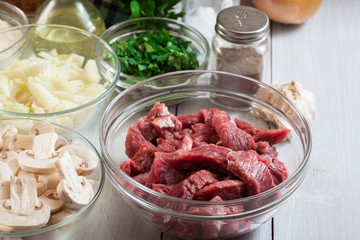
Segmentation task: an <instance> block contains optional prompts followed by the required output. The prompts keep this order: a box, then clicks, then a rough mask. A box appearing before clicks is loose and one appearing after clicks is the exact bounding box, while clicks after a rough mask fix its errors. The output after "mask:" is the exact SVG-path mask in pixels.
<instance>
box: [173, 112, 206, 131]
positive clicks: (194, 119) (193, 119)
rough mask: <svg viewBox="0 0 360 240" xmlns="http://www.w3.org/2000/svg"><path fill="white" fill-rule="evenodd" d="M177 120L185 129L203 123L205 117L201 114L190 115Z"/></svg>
mask: <svg viewBox="0 0 360 240" xmlns="http://www.w3.org/2000/svg"><path fill="white" fill-rule="evenodd" d="M177 119H179V121H180V122H181V123H182V126H183V128H188V127H191V126H192V125H194V124H196V123H203V122H204V116H203V115H202V114H201V113H190V114H186V115H180V116H177Z"/></svg>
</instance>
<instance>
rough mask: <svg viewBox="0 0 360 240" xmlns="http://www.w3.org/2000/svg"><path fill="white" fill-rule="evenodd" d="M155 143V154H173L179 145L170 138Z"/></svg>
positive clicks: (159, 139) (178, 141)
mask: <svg viewBox="0 0 360 240" xmlns="http://www.w3.org/2000/svg"><path fill="white" fill-rule="evenodd" d="M156 141H157V147H156V151H157V152H174V151H176V150H177V149H179V146H180V144H181V141H180V140H177V139H171V138H158V139H156Z"/></svg>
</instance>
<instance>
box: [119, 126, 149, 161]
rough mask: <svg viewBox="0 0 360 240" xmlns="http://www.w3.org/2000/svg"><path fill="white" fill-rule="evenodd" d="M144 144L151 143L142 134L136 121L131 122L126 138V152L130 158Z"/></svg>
mask: <svg viewBox="0 0 360 240" xmlns="http://www.w3.org/2000/svg"><path fill="white" fill-rule="evenodd" d="M143 144H150V145H152V144H151V143H150V142H149V141H147V140H146V139H145V138H144V136H143V135H142V134H141V132H140V129H139V127H138V125H137V124H136V123H133V124H131V126H130V128H129V130H128V134H127V135H126V140H125V153H126V155H127V156H128V157H129V158H132V157H133V156H134V155H135V153H136V152H137V151H138V150H139V148H140V147H141V146H142V145H143Z"/></svg>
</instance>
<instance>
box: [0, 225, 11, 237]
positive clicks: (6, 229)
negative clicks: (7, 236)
mask: <svg viewBox="0 0 360 240" xmlns="http://www.w3.org/2000/svg"><path fill="white" fill-rule="evenodd" d="M13 230H14V228H12V227H9V226H4V225H0V232H3V233H10V232H12V231H13ZM11 239H12V238H11Z"/></svg>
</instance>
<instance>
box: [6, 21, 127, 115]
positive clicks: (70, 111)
mask: <svg viewBox="0 0 360 240" xmlns="http://www.w3.org/2000/svg"><path fill="white" fill-rule="evenodd" d="M38 27H42V28H60V29H63V30H71V31H75V32H78V33H81V34H82V35H84V36H87V37H90V38H95V39H96V40H97V41H96V44H101V45H103V46H105V47H106V50H108V51H110V53H111V55H113V56H115V57H114V59H115V65H116V66H117V69H116V74H115V76H114V80H113V82H111V84H110V86H109V87H107V88H106V90H105V91H104V92H103V93H102V94H101V95H100V96H98V97H97V98H95V99H93V100H91V101H90V102H87V103H85V104H82V105H80V106H78V107H75V108H71V109H67V110H63V111H58V112H51V113H21V112H12V111H7V110H4V109H0V115H1V114H3V115H6V116H11V117H33V118H45V117H53V116H61V115H65V114H69V113H73V112H77V111H79V110H83V109H86V108H87V107H90V106H92V105H94V104H96V103H98V102H101V100H102V99H104V98H105V97H106V96H108V95H109V93H110V92H112V91H113V90H114V89H115V88H116V86H117V83H118V81H119V76H120V72H121V69H120V62H119V59H118V58H117V55H116V53H115V52H114V50H113V49H112V48H111V47H110V45H109V44H107V42H105V41H104V40H103V39H102V38H100V37H99V36H97V35H95V34H93V33H90V32H88V31H86V30H83V29H80V28H76V27H72V26H67V25H59V24H26V25H20V26H16V27H12V28H9V29H6V30H3V31H0V35H1V34H4V33H7V32H11V31H17V30H21V29H27V30H29V29H34V28H38ZM24 37H25V36H24ZM22 39H23V38H21V39H20V40H18V42H17V43H16V44H18V43H19V42H20V41H21V40H22ZM14 45H15V44H14ZM14 45H12V46H10V47H9V48H7V49H5V50H3V51H0V54H1V53H3V52H5V51H7V50H9V49H10V48H12V47H13V46H14ZM95 54H97V52H95Z"/></svg>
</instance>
